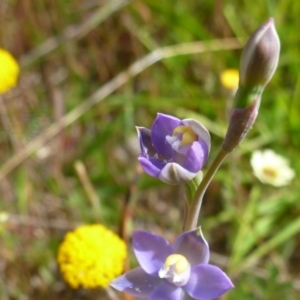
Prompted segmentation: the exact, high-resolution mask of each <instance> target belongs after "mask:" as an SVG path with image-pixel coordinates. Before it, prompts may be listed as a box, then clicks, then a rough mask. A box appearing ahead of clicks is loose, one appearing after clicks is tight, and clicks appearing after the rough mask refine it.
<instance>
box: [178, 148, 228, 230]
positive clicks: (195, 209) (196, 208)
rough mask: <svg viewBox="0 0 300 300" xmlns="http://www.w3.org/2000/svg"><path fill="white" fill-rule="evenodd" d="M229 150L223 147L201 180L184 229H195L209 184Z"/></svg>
mask: <svg viewBox="0 0 300 300" xmlns="http://www.w3.org/2000/svg"><path fill="white" fill-rule="evenodd" d="M227 154H228V152H227V151H224V150H223V149H222V148H221V149H220V150H219V152H218V154H217V156H216V157H215V159H214V161H213V163H212V164H211V166H210V167H209V169H208V170H207V172H206V174H205V176H204V177H203V180H202V181H201V183H200V185H199V187H198V189H197V191H196V193H195V195H194V198H193V201H192V203H191V205H190V207H189V210H188V214H187V218H186V222H185V226H184V231H189V230H192V229H195V228H196V227H197V222H198V218H199V213H200V209H201V205H202V200H203V196H204V194H205V191H206V190H207V187H208V185H209V184H210V182H211V180H212V178H213V177H214V175H215V173H216V172H217V170H218V169H219V167H220V165H221V164H222V162H223V160H224V159H225V157H226V156H227Z"/></svg>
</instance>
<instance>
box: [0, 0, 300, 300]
mask: <svg viewBox="0 0 300 300" xmlns="http://www.w3.org/2000/svg"><path fill="white" fill-rule="evenodd" d="M299 14H300V2H298V1H294V0H280V1H279V0H278V1H275V0H273V1H272V0H269V1H263V0H257V1H255V3H254V2H252V1H245V0H242V1H237V0H231V1H230V0H227V1H226V0H215V1H208V0H188V1H183V0H181V1H167V0H159V1H158V0H145V1H142V0H133V1H125V0H123V1H122V0H107V1H92V0H86V1H79V0H72V1H50V0H41V1H29V0H4V1H2V2H1V4H0V47H2V48H5V49H7V50H9V51H10V52H11V53H12V54H13V55H14V56H15V57H16V58H17V59H18V61H19V62H20V65H21V75H20V80H19V84H18V86H17V87H16V88H15V89H13V90H11V91H10V92H8V93H5V94H3V95H2V96H1V97H2V105H1V120H0V128H1V129H0V153H1V155H0V178H1V180H0V199H1V201H0V210H1V218H0V219H1V224H0V239H1V243H0V298H1V299H3V300H7V299H18V300H19V299H20V300H23V299H36V300H38V299H44V300H46V299H111V298H110V296H109V295H107V294H106V293H105V292H104V291H102V290H100V289H99V290H72V289H71V288H69V287H68V285H67V284H66V283H64V282H63V280H62V278H61V276H60V274H59V270H58V266H57V264H56V253H57V249H58V246H59V243H60V242H61V241H62V239H63V236H64V235H65V233H66V232H67V231H68V230H71V229H73V228H75V227H76V226H77V225H78V224H83V223H95V222H101V223H102V224H105V225H106V226H107V227H109V228H110V229H111V230H114V231H116V232H122V234H123V235H125V238H126V239H129V240H130V233H131V231H132V230H135V229H146V230H150V231H153V232H155V233H158V234H162V235H163V236H165V237H166V238H168V239H169V240H172V239H174V237H176V235H178V234H179V233H180V231H181V227H182V220H183V214H184V213H183V209H184V189H183V187H170V186H166V185H165V184H162V183H161V182H159V181H158V180H156V179H153V178H150V177H149V176H148V175H146V174H142V175H141V176H138V177H137V172H138V165H137V160H136V157H137V155H138V150H137V143H136V132H135V125H139V126H144V127H151V124H152V122H153V120H154V118H155V116H156V113H157V112H163V113H167V114H172V115H175V116H177V117H179V118H188V117H194V118H197V119H199V120H201V121H203V123H205V125H206V126H207V127H208V129H209V130H210V131H211V135H212V149H211V156H210V159H209V162H208V165H209V163H210V162H211V161H212V158H213V157H214V156H215V154H216V152H217V150H218V148H219V146H220V145H221V143H222V137H223V135H224V132H225V130H226V126H227V114H228V109H229V108H230V104H231V98H232V97H231V95H230V93H229V92H228V91H226V90H225V89H224V88H223V87H222V85H221V83H220V80H219V76H220V74H221V72H222V71H223V70H225V69H227V68H238V66H239V57H240V54H241V49H232V50H224V48H226V45H227V42H226V41H225V40H224V42H223V43H221V44H220V47H219V50H218V51H205V52H199V53H194V54H187V55H174V56H172V57H170V58H163V59H161V60H160V61H159V62H157V63H154V64H152V65H150V66H149V67H147V68H145V70H143V71H142V72H141V73H140V74H138V75H135V76H130V74H129V73H125V74H124V76H125V77H124V78H125V81H124V83H123V84H122V85H120V86H118V87H117V88H115V89H113V90H112V91H110V92H109V93H107V94H106V95H105V97H103V100H101V101H98V103H96V104H95V105H90V106H89V107H85V106H84V105H85V103H90V102H89V101H91V99H92V98H91V95H94V93H95V92H96V91H98V89H101V87H103V86H104V85H105V84H106V83H108V82H109V81H110V80H112V79H113V78H115V76H118V74H120V72H122V71H124V70H126V69H127V68H128V67H129V66H130V65H131V64H133V63H134V62H137V61H139V60H140V59H142V58H143V57H144V56H145V55H147V54H148V53H150V52H152V51H154V50H155V49H160V48H162V47H164V46H175V45H178V44H181V43H191V42H198V41H201V42H203V44H204V45H209V42H210V41H212V40H215V39H227V38H236V39H237V41H240V42H241V45H243V44H244V42H245V40H246V39H247V38H248V37H249V35H250V34H251V33H252V32H253V31H254V30H255V29H256V28H257V27H258V26H259V25H260V24H261V23H262V22H264V21H265V20H266V19H268V18H269V17H273V18H274V19H275V24H276V28H277V31H278V34H279V36H280V40H281V47H282V48H281V55H280V61H279V66H278V70H277V72H276V73H275V76H274V77H273V79H272V81H271V82H270V83H269V84H268V86H267V88H266V90H265V92H264V94H263V98H262V103H261V108H260V112H259V116H258V119H257V122H256V123H255V125H254V127H253V129H252V130H251V132H250V133H249V135H248V136H247V138H246V140H245V141H244V142H243V143H242V144H241V145H240V146H239V147H238V149H236V150H235V152H234V153H233V154H232V155H230V156H229V157H228V158H227V159H226V161H225V163H224V164H223V165H222V167H221V168H220V170H219V171H218V173H217V174H216V176H215V178H214V180H213V182H212V183H211V185H210V187H209V189H208V191H207V193H206V196H205V199H204V205H203V209H202V212H201V218H200V223H201V226H202V229H203V232H204V235H205V237H206V238H207V240H208V242H209V244H210V247H211V251H212V258H211V263H214V264H216V265H219V266H221V267H222V268H223V269H224V270H225V271H226V272H227V273H228V274H229V275H230V277H231V278H232V279H233V281H234V283H235V286H236V287H235V289H233V290H232V291H230V292H229V293H228V294H226V295H225V296H223V297H222V299H232V300H235V299H243V300H247V299H249V300H250V299H264V300H266V299H272V300H275V299H280V300H282V299H287V300H289V299H299V294H300V283H299V280H300V255H299V253H300V235H299V232H300V218H299V215H300V201H299V195H300V184H299V179H298V176H299V175H298V174H299V173H300V159H299V147H300V135H299V128H300V101H299V98H300V77H299V65H300V55H299V52H300V34H299V28H300V19H299ZM191 49H193V46H191ZM191 51H192V50H191ZM0 67H1V66H0ZM113 83H115V82H113ZM113 86H114V85H113ZM97 95H98V94H97ZM97 95H96V96H93V97H94V98H95V99H97ZM74 110H75V111H77V112H78V115H75V116H74V117H73V118H72V119H70V120H71V121H70V122H66V123H63V126H61V122H62V119H64V118H65V117H64V116H66V115H69V114H70V112H74ZM64 120H65V119H64ZM49 126H50V128H53V126H54V128H56V129H57V128H60V130H58V134H57V135H55V137H52V136H51V132H50V133H49ZM51 126H52V127H51ZM60 126H61V127H60ZM50 137H52V138H50ZM36 141H38V142H39V143H37V144H34V142H36ZM30 147H31V148H30ZM28 148H29V149H28ZM263 148H271V149H273V150H274V151H276V152H278V153H279V154H281V155H283V156H285V157H286V158H288V159H289V160H290V162H291V166H292V168H293V169H294V170H295V172H296V178H295V179H294V180H293V182H292V183H291V184H290V185H289V186H287V187H284V188H274V187H272V186H268V185H263V184H262V183H260V182H259V181H258V179H256V178H255V177H254V176H253V174H252V170H251V166H250V162H249V159H250V157H251V153H252V152H253V151H254V150H256V149H263ZM26 151H27V152H26ZM20 153H21V154H20ZM24 153H25V155H24ZM20 155H24V156H23V157H22V156H21V159H20V160H16V157H17V158H18V157H19V156H20ZM15 161H17V163H16V164H15V165H14V164H13V162H15ZM76 163H77V166H78V163H81V164H82V165H83V166H84V168H85V172H82V169H78V168H77V169H76ZM11 166H13V167H11ZM80 170H81V171H80ZM204 172H205V168H204ZM124 207H125V208H126V209H127V213H128V214H126V215H124ZM6 218H8V219H6ZM124 219H125V221H124ZM129 246H130V245H129ZM132 261H133V262H132V266H134V265H135V262H134V259H132ZM120 297H121V296H120ZM120 299H121V298H120Z"/></svg>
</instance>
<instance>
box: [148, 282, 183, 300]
mask: <svg viewBox="0 0 300 300" xmlns="http://www.w3.org/2000/svg"><path fill="white" fill-rule="evenodd" d="M182 293H183V290H182V288H181V287H178V286H176V285H174V284H171V283H170V282H168V281H167V280H164V281H163V282H162V283H161V284H160V285H159V286H158V287H157V288H156V289H155V290H154V291H153V293H152V294H151V295H150V297H149V298H148V300H181V295H182Z"/></svg>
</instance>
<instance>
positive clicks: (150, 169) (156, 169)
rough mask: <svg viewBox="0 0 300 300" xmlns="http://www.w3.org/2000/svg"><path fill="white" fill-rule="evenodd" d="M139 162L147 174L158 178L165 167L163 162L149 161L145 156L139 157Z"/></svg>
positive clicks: (157, 160)
mask: <svg viewBox="0 0 300 300" xmlns="http://www.w3.org/2000/svg"><path fill="white" fill-rule="evenodd" d="M138 161H139V163H140V165H141V167H142V168H143V170H144V171H145V172H146V173H148V174H149V175H151V176H153V177H157V178H158V177H159V174H160V172H161V169H162V168H163V167H164V166H165V164H164V163H163V162H162V161H161V160H159V159H149V158H147V157H145V155H143V154H140V155H139V157H138Z"/></svg>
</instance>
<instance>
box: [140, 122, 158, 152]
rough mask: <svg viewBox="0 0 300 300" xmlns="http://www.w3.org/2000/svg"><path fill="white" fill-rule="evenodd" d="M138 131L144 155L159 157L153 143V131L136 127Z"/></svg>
mask: <svg viewBox="0 0 300 300" xmlns="http://www.w3.org/2000/svg"><path fill="white" fill-rule="evenodd" d="M136 130H137V133H138V138H139V142H140V148H141V151H142V154H144V155H145V156H146V157H154V156H155V155H157V151H156V150H155V148H154V147H153V145H152V141H151V130H150V129H147V128H145V127H136Z"/></svg>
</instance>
